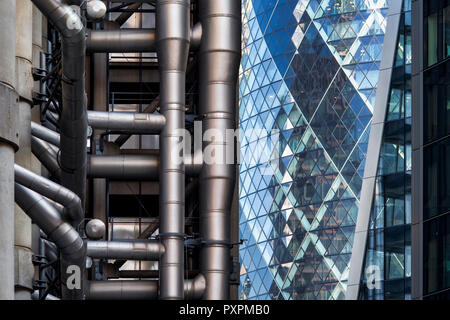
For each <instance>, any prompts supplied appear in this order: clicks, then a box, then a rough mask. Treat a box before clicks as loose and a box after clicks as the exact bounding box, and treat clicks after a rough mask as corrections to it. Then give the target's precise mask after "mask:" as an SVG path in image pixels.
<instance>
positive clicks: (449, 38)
mask: <svg viewBox="0 0 450 320" xmlns="http://www.w3.org/2000/svg"><path fill="white" fill-rule="evenodd" d="M443 15H444V24H443V27H444V57H448V56H450V6H448V7H446V8H445V9H444V13H443Z"/></svg>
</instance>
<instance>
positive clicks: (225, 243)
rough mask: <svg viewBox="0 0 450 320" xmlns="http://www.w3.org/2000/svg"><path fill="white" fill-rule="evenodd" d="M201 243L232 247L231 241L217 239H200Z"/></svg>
mask: <svg viewBox="0 0 450 320" xmlns="http://www.w3.org/2000/svg"><path fill="white" fill-rule="evenodd" d="M201 245H202V246H216V245H218V246H222V247H229V248H232V247H233V243H231V242H229V241H219V240H216V241H214V240H203V241H201Z"/></svg>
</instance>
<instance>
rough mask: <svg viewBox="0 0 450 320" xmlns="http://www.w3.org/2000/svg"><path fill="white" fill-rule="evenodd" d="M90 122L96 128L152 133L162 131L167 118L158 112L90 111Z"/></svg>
mask: <svg viewBox="0 0 450 320" xmlns="http://www.w3.org/2000/svg"><path fill="white" fill-rule="evenodd" d="M88 124H89V125H90V126H91V127H92V128H94V129H103V130H117V131H126V132H130V133H141V134H151V133H159V132H161V130H162V128H164V126H165V124H166V118H165V117H164V116H163V115H160V114H156V113H151V114H149V113H132V112H103V111H88Z"/></svg>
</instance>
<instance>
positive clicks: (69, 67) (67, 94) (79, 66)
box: [32, 0, 87, 204]
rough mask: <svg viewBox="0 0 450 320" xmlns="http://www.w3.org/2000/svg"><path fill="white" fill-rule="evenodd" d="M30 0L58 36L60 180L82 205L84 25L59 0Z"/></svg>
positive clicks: (84, 139) (84, 170)
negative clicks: (60, 69)
mask: <svg viewBox="0 0 450 320" xmlns="http://www.w3.org/2000/svg"><path fill="white" fill-rule="evenodd" d="M32 2H33V3H34V4H35V5H36V7H37V8H38V9H39V10H40V11H41V12H42V13H43V14H44V15H45V16H46V17H47V19H48V20H49V21H50V22H51V23H52V24H53V25H54V26H55V28H56V29H57V30H58V31H59V32H60V34H61V36H62V78H63V81H62V97H63V98H62V99H63V110H62V114H61V118H60V121H59V124H60V128H61V157H60V159H61V167H62V169H63V170H62V175H61V181H62V184H63V185H64V186H65V187H66V188H68V189H70V190H72V191H73V192H75V193H76V194H77V195H78V196H79V197H80V199H81V201H82V203H83V204H84V200H85V193H86V190H85V189H86V146H87V115H86V100H87V99H86V93H85V55H86V53H85V52H86V36H85V28H84V25H83V23H82V21H81V19H80V17H79V16H78V15H77V14H76V13H75V12H74V11H73V9H72V8H71V7H70V6H68V5H66V4H64V3H62V2H60V1H57V0H32Z"/></svg>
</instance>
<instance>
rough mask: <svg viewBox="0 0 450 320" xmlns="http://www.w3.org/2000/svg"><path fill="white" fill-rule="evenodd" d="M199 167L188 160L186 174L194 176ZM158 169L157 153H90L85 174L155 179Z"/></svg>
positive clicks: (146, 179) (158, 172)
mask: <svg viewBox="0 0 450 320" xmlns="http://www.w3.org/2000/svg"><path fill="white" fill-rule="evenodd" d="M201 167H202V165H201V164H198V163H197V162H194V161H190V162H188V163H186V164H185V168H186V174H187V175H188V176H196V175H198V174H199V173H200V171H201ZM160 169H161V165H160V157H159V156H158V155H148V154H142V155H131V154H123V155H91V156H89V157H88V168H87V174H88V177H90V178H109V179H111V180H129V181H133V180H139V181H157V180H158V177H159V174H160Z"/></svg>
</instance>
